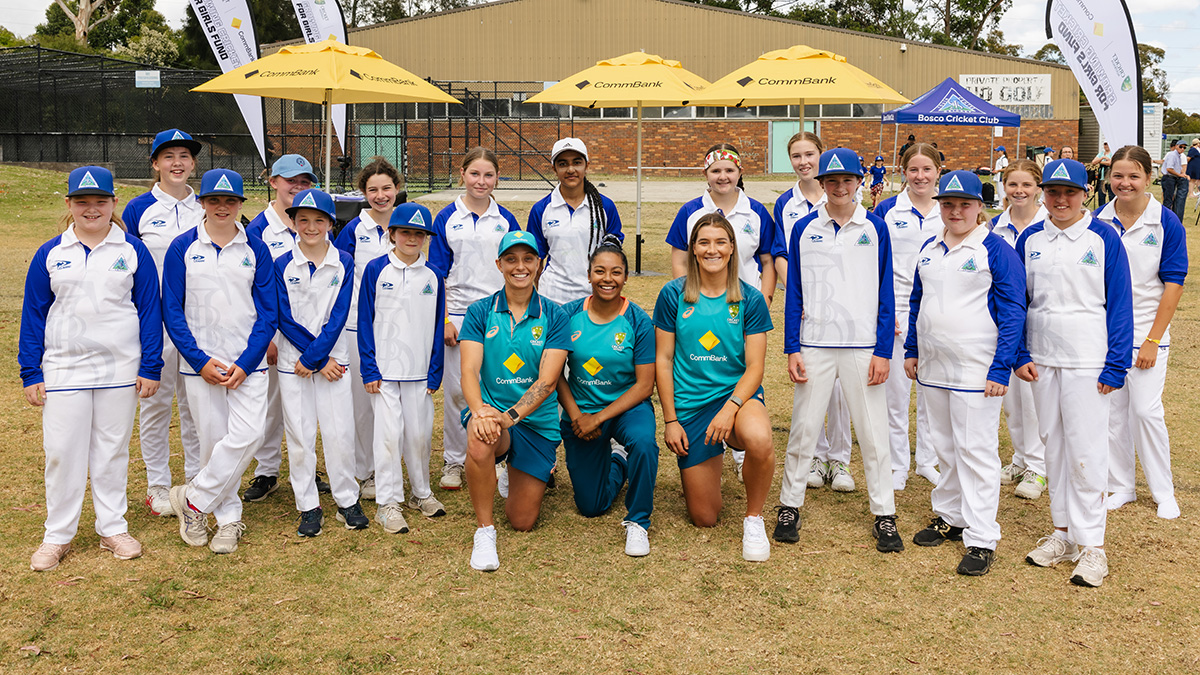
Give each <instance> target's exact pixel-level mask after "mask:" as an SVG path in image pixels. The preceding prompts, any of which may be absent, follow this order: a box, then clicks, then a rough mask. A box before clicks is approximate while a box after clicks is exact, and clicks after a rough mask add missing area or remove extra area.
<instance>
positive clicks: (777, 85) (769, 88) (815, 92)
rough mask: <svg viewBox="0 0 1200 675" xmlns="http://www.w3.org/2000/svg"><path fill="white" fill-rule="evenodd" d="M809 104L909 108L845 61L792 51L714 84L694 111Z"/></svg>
mask: <svg viewBox="0 0 1200 675" xmlns="http://www.w3.org/2000/svg"><path fill="white" fill-rule="evenodd" d="M808 103H883V104H889V103H900V104H904V103H911V101H909V100H908V99H907V98H904V96H903V95H901V94H900V93H899V92H897V91H896V90H895V89H892V88H891V87H889V86H887V85H886V84H884V83H883V82H880V81H879V80H878V79H876V78H875V77H874V76H872V75H871V74H869V73H867V72H866V71H864V70H862V69H860V68H857V67H855V66H852V65H850V63H849V62H847V61H846V57H844V56H841V55H838V54H834V53H833V52H827V51H823V50H820V49H813V48H812V47H808V46H806V45H796V46H793V47H788V48H787V49H776V50H775V51H772V52H767V53H766V54H763V55H762V56H760V57H758V59H757V60H755V61H753V62H751V63H748V64H746V65H744V66H742V67H741V68H738V69H737V70H735V71H733V72H732V73H729V74H728V75H726V76H725V77H722V78H721V79H719V80H717V81H716V82H714V83H713V84H712V86H710V87H708V88H707V89H705V90H704V92H703V93H702V94H699V95H697V96H696V97H695V98H693V99H692V104H693V105H711V106H726V107H735V108H741V107H745V106H757V105H794V104H799V106H800V130H801V131H803V130H804V106H805V105H806V104H808Z"/></svg>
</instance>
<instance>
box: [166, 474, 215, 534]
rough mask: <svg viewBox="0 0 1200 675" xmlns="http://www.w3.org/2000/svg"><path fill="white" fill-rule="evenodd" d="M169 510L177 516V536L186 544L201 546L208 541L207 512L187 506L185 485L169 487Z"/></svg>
mask: <svg viewBox="0 0 1200 675" xmlns="http://www.w3.org/2000/svg"><path fill="white" fill-rule="evenodd" d="M170 497H171V510H172V511H174V512H175V514H176V515H177V516H179V536H180V538H182V539H183V541H184V543H185V544H187V545H188V546H203V545H205V544H207V543H208V514H207V513H200V512H199V511H197V510H195V509H193V508H192V507H191V506H188V500H187V486H186V485H176V486H175V487H173V488H171V492H170Z"/></svg>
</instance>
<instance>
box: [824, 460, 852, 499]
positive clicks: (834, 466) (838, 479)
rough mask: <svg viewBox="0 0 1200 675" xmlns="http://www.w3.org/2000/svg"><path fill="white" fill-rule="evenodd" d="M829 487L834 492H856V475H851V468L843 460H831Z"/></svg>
mask: <svg viewBox="0 0 1200 675" xmlns="http://www.w3.org/2000/svg"><path fill="white" fill-rule="evenodd" d="M829 487H831V488H833V491H834V492H854V477H853V476H851V475H850V468H849V467H847V466H846V465H845V464H843V463H841V462H830V463H829Z"/></svg>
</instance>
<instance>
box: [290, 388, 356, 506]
mask: <svg viewBox="0 0 1200 675" xmlns="http://www.w3.org/2000/svg"><path fill="white" fill-rule="evenodd" d="M351 386H352V385H351V383H350V378H349V377H348V376H347V375H346V374H345V373H343V374H342V377H341V379H339V380H336V381H334V382H330V381H329V380H326V379H325V376H324V375H322V374H320V373H316V372H315V373H313V374H312V375H311V376H309V377H300V376H299V375H294V374H292V373H280V374H279V394H280V396H282V397H283V427H284V429H285V430H286V433H287V439H288V480H289V481H290V482H291V484H292V493H293V494H295V496H296V509H297V510H300V511H311V510H312V509H315V508H317V507H318V506H320V505H321V498H320V496H319V495H318V494H317V485H316V475H317V430H318V428H319V429H320V432H321V447H322V448H323V449H324V451H325V469H326V471H328V472H329V487H330V488H331V489H332V490H333V501H334V503H336V504H337V505H338V506H339V507H341V508H347V507H350V506H353V505H354V504H355V502H357V501H358V481H356V480H354V411H353V408H352V405H353V404H352V403H351V400H350V388H351Z"/></svg>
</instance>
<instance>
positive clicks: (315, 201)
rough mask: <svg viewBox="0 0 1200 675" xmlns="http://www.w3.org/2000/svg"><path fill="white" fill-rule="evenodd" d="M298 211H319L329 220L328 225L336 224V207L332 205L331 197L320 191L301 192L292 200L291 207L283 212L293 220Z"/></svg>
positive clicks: (313, 189)
mask: <svg viewBox="0 0 1200 675" xmlns="http://www.w3.org/2000/svg"><path fill="white" fill-rule="evenodd" d="M300 209H312V210H314V211H320V212H321V213H323V214H325V216H326V217H327V218H329V224H330V225H332V224H333V223H336V222H337V207H336V206H334V204H333V197H330V196H329V194H327V193H326V192H324V191H322V190H318V189H316V188H309V189H307V190H303V191H301V192H300V193H299V194H297V195H296V196H295V197H293V198H292V205H291V206H290V207H288V208H286V209H284V210H285V211H287V214H288V217H290V218H295V217H296V212H297V211H299V210H300Z"/></svg>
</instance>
